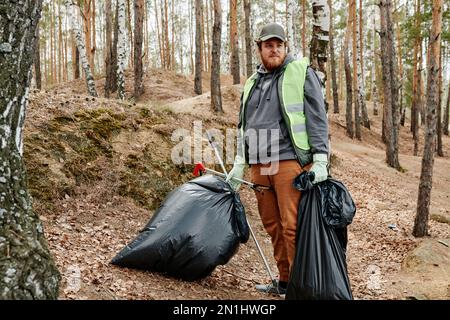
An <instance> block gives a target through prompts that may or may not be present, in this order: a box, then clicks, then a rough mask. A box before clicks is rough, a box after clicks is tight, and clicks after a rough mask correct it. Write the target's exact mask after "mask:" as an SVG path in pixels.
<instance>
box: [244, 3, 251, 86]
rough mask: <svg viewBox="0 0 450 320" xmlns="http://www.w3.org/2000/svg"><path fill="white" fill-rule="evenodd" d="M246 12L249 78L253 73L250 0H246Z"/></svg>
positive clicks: (246, 49) (246, 50)
mask: <svg viewBox="0 0 450 320" xmlns="http://www.w3.org/2000/svg"><path fill="white" fill-rule="evenodd" d="M243 2H244V14H245V20H244V21H245V56H246V62H247V65H246V69H247V70H246V71H247V78H250V76H251V75H252V74H253V61H252V57H253V46H252V44H253V41H252V37H251V30H250V25H251V24H250V10H251V4H250V0H244V1H243Z"/></svg>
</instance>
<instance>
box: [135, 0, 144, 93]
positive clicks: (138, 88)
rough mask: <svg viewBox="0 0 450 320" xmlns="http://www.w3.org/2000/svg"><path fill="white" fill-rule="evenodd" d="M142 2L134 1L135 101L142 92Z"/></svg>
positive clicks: (139, 0) (140, 0)
mask: <svg viewBox="0 0 450 320" xmlns="http://www.w3.org/2000/svg"><path fill="white" fill-rule="evenodd" d="M144 4H145V2H144V0H134V97H135V98H136V99H137V98H139V96H140V95H141V94H142V92H143V86H142V76H143V69H142V41H143V37H144V35H143V32H142V28H143V22H144V21H143V20H144Z"/></svg>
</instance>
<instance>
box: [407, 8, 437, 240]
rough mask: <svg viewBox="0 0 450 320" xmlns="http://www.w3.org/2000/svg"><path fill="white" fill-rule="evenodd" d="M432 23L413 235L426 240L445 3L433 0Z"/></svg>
mask: <svg viewBox="0 0 450 320" xmlns="http://www.w3.org/2000/svg"><path fill="white" fill-rule="evenodd" d="M432 21H433V24H432V26H431V34H430V43H429V45H428V51H429V54H430V56H429V60H428V64H427V69H428V77H427V103H426V106H427V108H426V124H425V144H424V150H423V158H422V170H421V174H420V184H419V195H418V198H417V213H416V218H415V221H414V228H413V235H414V236H415V237H423V236H425V235H427V234H428V217H429V213H430V200H431V188H432V183H433V166H434V148H435V143H436V142H435V137H436V109H437V104H438V101H439V97H438V81H439V80H438V72H439V70H438V69H439V61H440V47H441V24H442V0H433V11H432Z"/></svg>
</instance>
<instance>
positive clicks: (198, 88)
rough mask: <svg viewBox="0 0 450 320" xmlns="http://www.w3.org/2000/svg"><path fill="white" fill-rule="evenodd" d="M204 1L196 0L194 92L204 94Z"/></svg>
mask: <svg viewBox="0 0 450 320" xmlns="http://www.w3.org/2000/svg"><path fill="white" fill-rule="evenodd" d="M202 11H203V3H202V0H195V76H194V91H195V93H196V94H202V70H203V64H202V34H201V32H202V25H201V24H202Z"/></svg>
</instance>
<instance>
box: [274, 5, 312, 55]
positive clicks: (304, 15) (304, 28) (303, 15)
mask: <svg viewBox="0 0 450 320" xmlns="http://www.w3.org/2000/svg"><path fill="white" fill-rule="evenodd" d="M274 16H275V15H274ZM302 52H303V56H304V57H306V0H302Z"/></svg>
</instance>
